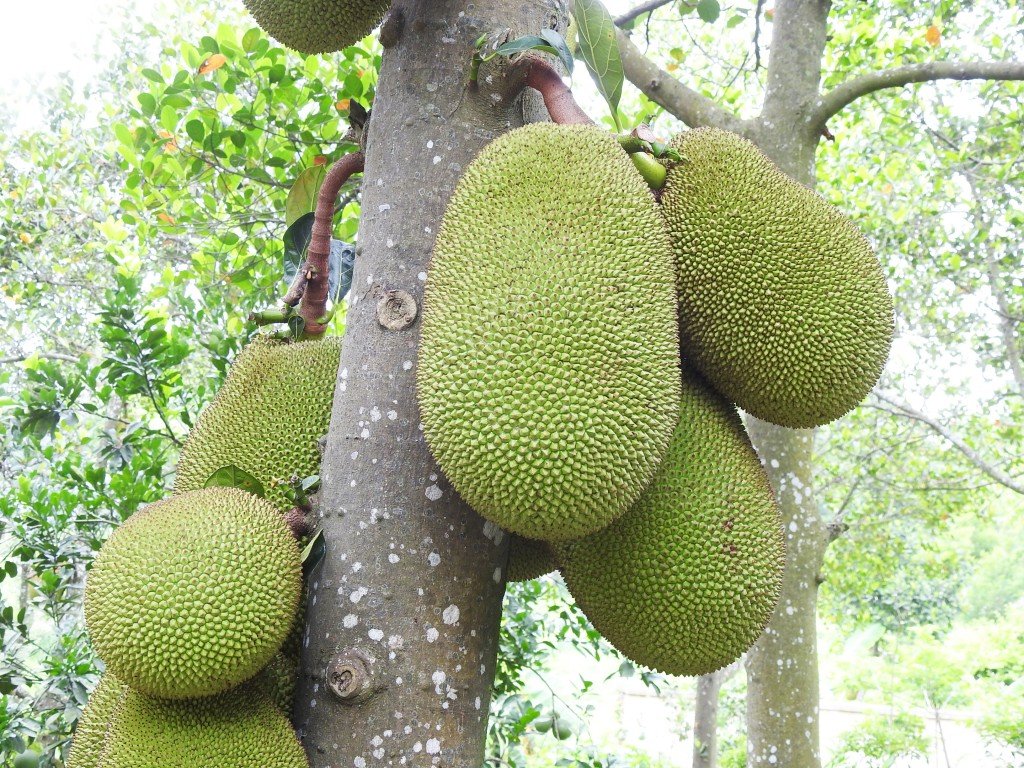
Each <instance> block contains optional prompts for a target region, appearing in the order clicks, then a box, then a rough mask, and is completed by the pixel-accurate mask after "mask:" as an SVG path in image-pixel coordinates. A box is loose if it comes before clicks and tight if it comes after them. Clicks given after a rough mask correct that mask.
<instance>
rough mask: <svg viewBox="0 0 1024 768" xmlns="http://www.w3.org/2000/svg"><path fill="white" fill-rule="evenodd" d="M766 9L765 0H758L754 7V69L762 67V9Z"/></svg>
mask: <svg viewBox="0 0 1024 768" xmlns="http://www.w3.org/2000/svg"><path fill="white" fill-rule="evenodd" d="M762 10H764V0H757V8H755V9H754V71H755V72H756V71H757V70H759V69H760V68H761V11H762Z"/></svg>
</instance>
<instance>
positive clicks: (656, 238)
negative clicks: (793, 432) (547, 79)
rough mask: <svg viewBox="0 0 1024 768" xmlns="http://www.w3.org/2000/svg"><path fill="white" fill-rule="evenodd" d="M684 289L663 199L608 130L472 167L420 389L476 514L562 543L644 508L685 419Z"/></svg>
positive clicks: (428, 314) (427, 332) (455, 216)
mask: <svg viewBox="0 0 1024 768" xmlns="http://www.w3.org/2000/svg"><path fill="white" fill-rule="evenodd" d="M673 279H674V271H673V266H672V253H671V247H670V244H669V241H668V238H667V236H666V234H665V230H664V224H663V222H662V220H661V216H660V215H659V213H658V209H657V205H656V203H655V202H654V200H653V198H652V196H651V193H650V190H649V188H648V187H647V185H646V184H645V183H644V181H643V180H642V179H641V178H640V176H639V174H638V173H637V172H636V170H635V169H634V167H633V165H632V163H630V161H629V157H628V156H627V155H626V154H625V153H624V152H623V151H622V149H621V148H620V147H619V144H618V142H616V140H615V139H614V138H612V137H611V136H610V135H608V134H607V133H605V132H604V131H602V130H600V129H599V128H596V127H594V126H585V125H554V124H551V123H535V124H532V125H527V126H525V127H523V128H518V129H516V130H514V131H511V132H509V133H507V134H505V135H503V136H501V137H500V138H498V139H496V140H495V141H493V142H491V143H490V144H488V145H487V146H486V147H485V148H484V149H483V151H482V152H481V153H480V155H479V156H478V157H477V158H476V159H475V160H473V162H472V163H470V165H469V166H468V167H467V168H466V171H465V173H464V174H463V176H462V178H461V179H460V181H459V183H458V185H457V187H456V189H455V193H454V195H453V196H452V198H451V201H450V203H449V205H448V208H447V210H446V211H445V214H444V217H443V219H442V223H441V227H440V231H439V232H438V236H437V241H436V244H435V246H434V252H433V257H432V260H431V264H430V270H429V272H428V277H427V284H426V292H425V296H424V300H423V326H422V330H421V340H420V350H419V368H418V371H417V389H418V395H419V403H420V410H421V417H422V422H423V428H424V434H425V435H426V439H427V442H428V444H429V445H430V448H431V450H432V451H433V454H434V457H435V458H436V459H437V461H438V463H439V464H440V466H441V469H442V470H443V471H444V473H445V474H446V475H447V476H448V478H449V480H451V482H452V484H453V485H454V487H455V489H456V490H457V491H458V492H459V494H460V495H461V496H462V497H463V498H464V499H465V500H466V501H467V502H468V503H469V504H470V505H471V506H472V507H473V508H474V509H475V510H476V511H477V512H478V513H479V514H481V515H482V516H483V517H485V518H487V519H489V520H491V521H492V522H494V523H496V524H497V525H499V526H501V527H502V528H504V529H506V530H508V531H511V532H513V533H517V534H520V535H521V536H526V537H528V538H532V539H544V540H548V541H559V540H566V539H571V538H576V537H579V536H583V535H586V534H588V533H591V532H593V531H596V530H598V529H600V528H603V527H604V526H605V525H607V524H608V523H610V522H611V521H612V520H614V519H615V518H616V517H618V516H619V515H620V514H622V513H623V512H625V511H626V509H628V508H629V506H630V505H631V504H632V503H633V502H634V501H635V500H636V499H637V497H639V495H640V492H641V491H642V490H643V488H644V487H645V486H646V485H647V484H648V483H649V482H650V479H651V477H653V475H654V470H655V468H656V467H657V465H658V462H659V461H660V459H661V457H662V455H663V454H664V452H665V449H666V447H667V446H668V440H669V438H670V436H671V434H672V429H673V427H674V426H675V422H676V420H677V414H678V408H679V380H678V373H677V369H678V365H679V351H678V321H677V319H676V316H675V293H674V285H673Z"/></svg>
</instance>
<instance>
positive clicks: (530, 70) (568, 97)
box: [514, 54, 594, 125]
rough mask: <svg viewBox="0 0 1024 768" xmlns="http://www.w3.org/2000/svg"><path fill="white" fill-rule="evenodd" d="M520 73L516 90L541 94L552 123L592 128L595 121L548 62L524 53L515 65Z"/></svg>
mask: <svg viewBox="0 0 1024 768" xmlns="http://www.w3.org/2000/svg"><path fill="white" fill-rule="evenodd" d="M514 67H515V71H516V72H517V73H518V74H519V76H520V78H521V79H520V80H519V87H523V86H527V87H530V88H533V89H534V90H536V91H539V92H540V95H541V97H542V98H543V99H544V106H545V107H547V110H548V114H549V115H551V119H552V121H554V122H556V123H560V124H562V125H572V124H576V125H593V124H594V121H593V120H591V119H590V116H589V115H588V114H587V113H586V112H584V111H583V109H582V108H581V107H580V105H579V104H577V103H576V99H575V98H574V97H573V95H572V91H571V90H569V86H567V85H566V84H565V83H563V82H562V76H561V75H560V74H558V71H557V70H556V69H555V68H554V67H552V66H551V65H550V64H549V63H548V62H547V61H545V60H544V59H542V58H540V57H539V56H534V55H533V54H527V55H525V56H523V58H521V59H520V60H519V61H517V62H516V63H515V65H514Z"/></svg>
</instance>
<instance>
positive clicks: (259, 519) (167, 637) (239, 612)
mask: <svg viewBox="0 0 1024 768" xmlns="http://www.w3.org/2000/svg"><path fill="white" fill-rule="evenodd" d="M301 579H302V574H301V568H300V564H299V548H298V545H297V544H296V542H295V539H294V538H293V537H292V535H291V532H290V531H289V530H288V527H287V526H286V525H285V522H284V519H283V518H282V516H281V514H280V513H279V512H278V511H277V510H276V509H274V507H273V506H272V505H271V504H269V503H268V502H266V501H264V500H263V499H260V498H258V497H256V496H253V495H252V494H249V493H246V492H245V491H241V490H239V489H237V488H206V489H202V490H198V491H190V492H189V493H185V494H181V495H180V496H172V497H171V498H169V499H166V500H164V501H160V502H157V503H155V504H151V505H149V506H148V507H145V508H144V509H143V510H141V511H140V512H138V513H136V514H135V515H133V516H132V517H130V518H128V520H127V521H126V522H125V523H124V524H123V525H121V527H119V528H118V529H116V530H115V531H114V533H113V535H112V536H111V537H110V538H109V539H108V540H107V541H106V543H105V544H104V545H103V547H102V548H101V549H100V552H99V554H98V556H97V557H96V560H95V562H94V564H93V567H92V570H91V571H90V572H89V575H88V578H87V580H86V588H85V621H86V627H87V628H88V630H89V635H90V636H91V638H92V641H93V645H94V647H95V649H96V652H97V654H98V655H99V656H100V658H101V659H103V661H104V662H105V663H106V665H107V669H109V670H110V671H111V672H112V673H113V674H115V675H116V676H117V678H118V679H119V680H121V681H122V682H124V683H126V684H127V685H129V686H131V687H132V688H134V689H137V690H139V691H141V692H143V693H146V694H149V695H152V696H159V697H163V698H171V699H177V698H186V697H197V696H209V695H212V694H215V693H219V692H220V691H223V690H226V689H228V688H230V687H232V686H234V685H237V684H238V683H241V682H242V681H243V680H247V679H249V678H250V677H252V676H253V675H255V674H256V673H257V672H259V670H260V669H261V668H262V667H263V666H264V665H265V664H266V663H267V662H268V661H269V660H270V658H271V657H272V656H273V655H274V653H275V652H276V651H277V649H278V648H280V647H281V644H282V642H283V641H284V639H285V637H286V636H287V635H288V631H289V629H291V626H292V621H293V619H294V617H295V611H296V607H297V605H298V599H299V592H300V588H301Z"/></svg>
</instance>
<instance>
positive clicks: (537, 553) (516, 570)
mask: <svg viewBox="0 0 1024 768" xmlns="http://www.w3.org/2000/svg"><path fill="white" fill-rule="evenodd" d="M557 570H558V558H557V556H556V555H555V550H554V548H553V547H552V546H551V545H550V544H548V543H547V542H546V541H537V540H536V539H526V538H523V537H522V536H512V538H511V540H510V541H509V545H508V565H507V566H506V572H505V581H529V580H530V579H539V578H540V577H541V576H544V575H545V574H548V573H551V572H552V571H557Z"/></svg>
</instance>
